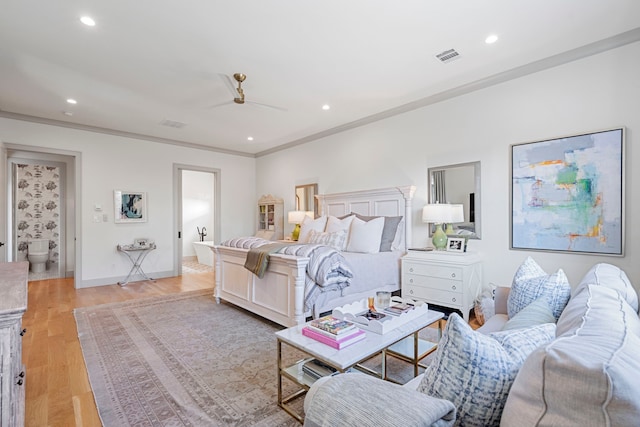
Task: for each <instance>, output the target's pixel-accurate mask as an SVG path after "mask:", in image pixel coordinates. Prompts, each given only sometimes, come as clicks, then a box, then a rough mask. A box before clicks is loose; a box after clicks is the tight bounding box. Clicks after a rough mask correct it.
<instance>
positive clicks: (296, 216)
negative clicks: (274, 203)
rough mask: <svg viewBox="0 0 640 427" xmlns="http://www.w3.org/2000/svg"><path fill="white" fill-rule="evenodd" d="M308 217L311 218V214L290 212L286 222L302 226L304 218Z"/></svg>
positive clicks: (309, 212) (307, 212) (308, 212)
mask: <svg viewBox="0 0 640 427" xmlns="http://www.w3.org/2000/svg"><path fill="white" fill-rule="evenodd" d="M305 216H308V217H310V218H313V212H311V211H291V212H289V214H288V215H287V217H288V218H287V222H288V223H289V224H302V221H303V220H304V217H305Z"/></svg>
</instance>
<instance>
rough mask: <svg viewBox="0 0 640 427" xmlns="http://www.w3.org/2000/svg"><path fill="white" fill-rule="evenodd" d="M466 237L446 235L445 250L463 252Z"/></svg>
mask: <svg viewBox="0 0 640 427" xmlns="http://www.w3.org/2000/svg"><path fill="white" fill-rule="evenodd" d="M465 244H466V239H465V238H464V237H448V238H447V252H465V250H466V245H465Z"/></svg>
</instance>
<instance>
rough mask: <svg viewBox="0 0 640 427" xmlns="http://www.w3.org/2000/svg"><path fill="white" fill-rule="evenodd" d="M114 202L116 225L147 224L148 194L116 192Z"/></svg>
mask: <svg viewBox="0 0 640 427" xmlns="http://www.w3.org/2000/svg"><path fill="white" fill-rule="evenodd" d="M113 201H114V206H115V212H114V216H113V217H114V218H115V222H116V223H126V222H147V217H148V216H149V215H148V213H147V193H144V192H140V191H121V190H115V191H114V192H113Z"/></svg>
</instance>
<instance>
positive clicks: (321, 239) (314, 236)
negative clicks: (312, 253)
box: [309, 230, 347, 251]
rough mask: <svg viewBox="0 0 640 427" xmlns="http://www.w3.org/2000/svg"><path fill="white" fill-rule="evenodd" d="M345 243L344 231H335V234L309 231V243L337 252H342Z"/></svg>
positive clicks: (345, 234)
mask: <svg viewBox="0 0 640 427" xmlns="http://www.w3.org/2000/svg"><path fill="white" fill-rule="evenodd" d="M346 241H347V232H346V230H340V231H336V232H335V233H322V232H319V231H316V230H311V232H310V233H309V243H317V244H319V245H325V246H331V247H332V248H334V249H335V250H337V251H343V250H344V247H345V243H346Z"/></svg>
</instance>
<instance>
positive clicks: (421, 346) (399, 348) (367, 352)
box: [276, 310, 444, 422]
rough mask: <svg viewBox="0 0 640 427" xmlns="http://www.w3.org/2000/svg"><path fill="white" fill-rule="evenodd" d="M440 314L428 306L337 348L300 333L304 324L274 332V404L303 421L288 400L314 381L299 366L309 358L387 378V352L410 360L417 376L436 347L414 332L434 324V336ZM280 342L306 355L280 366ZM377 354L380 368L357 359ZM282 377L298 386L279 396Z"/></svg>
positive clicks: (439, 324) (337, 368)
mask: <svg viewBox="0 0 640 427" xmlns="http://www.w3.org/2000/svg"><path fill="white" fill-rule="evenodd" d="M443 316H444V315H443V313H441V312H438V311H433V310H428V311H426V312H425V313H424V314H422V315H420V316H418V317H416V318H414V319H412V320H411V321H409V322H407V323H405V324H403V325H401V326H398V327H397V328H395V329H392V330H390V331H388V332H386V333H384V334H377V333H374V332H371V331H366V334H367V336H366V338H365V339H364V340H362V341H359V342H357V343H355V344H352V345H350V346H349V347H346V348H343V349H341V350H336V349H334V348H333V347H330V346H328V345H326V344H323V343H321V342H319V341H316V340H314V339H312V338H309V337H306V336H304V335H302V332H301V330H302V328H303V327H304V326H305V325H298V326H292V327H290V328H287V329H284V330H282V331H278V332H276V338H277V341H278V346H277V351H278V405H279V406H280V407H281V408H282V409H284V410H285V411H287V413H289V414H290V415H291V416H293V417H294V418H296V419H297V420H298V421H300V422H303V421H304V416H303V415H301V414H298V413H296V412H295V411H294V410H293V408H292V407H291V406H290V405H289V403H290V402H292V401H293V400H295V399H297V398H300V397H302V396H304V394H305V393H306V392H307V391H308V390H309V387H311V385H312V384H313V383H314V382H315V381H316V379H315V378H313V377H312V376H310V375H309V374H307V373H306V372H304V370H303V369H302V367H303V365H304V363H305V362H307V361H310V360H312V359H317V360H319V361H320V362H322V363H324V364H326V365H329V366H331V367H333V368H334V369H336V371H337V372H345V371H347V370H349V369H351V368H356V369H358V370H361V371H364V372H367V373H369V374H374V375H376V376H378V377H380V378H382V379H387V380H388V379H389V378H388V377H387V371H386V356H387V355H390V356H393V357H399V358H401V359H402V360H405V361H407V362H410V363H412V364H413V365H414V376H417V374H418V367H419V366H420V365H419V363H420V360H421V359H423V358H424V357H426V356H427V355H428V354H430V353H431V352H433V351H434V350H435V349H436V343H431V342H427V341H425V340H423V339H421V338H419V337H418V333H419V332H420V331H421V330H422V329H424V328H426V327H428V326H431V325H433V324H437V326H438V329H439V333H438V336H440V334H441V332H442V325H441V323H440V321H441V319H442V317H443ZM283 343H284V344H287V345H289V346H291V347H293V348H295V349H297V350H299V351H301V352H303V353H304V354H306V355H308V356H309V357H305V358H303V359H301V360H298V361H297V362H295V363H293V364H291V365H288V366H284V363H283V360H282V345H283ZM378 354H382V360H381V369H380V372H374V371H372V370H371V369H369V368H366V367H364V366H361V363H363V362H365V361H366V360H368V359H370V358H372V357H373V356H376V355H378ZM283 378H287V379H288V380H290V381H292V382H293V383H294V384H297V385H298V386H300V389H299V390H298V391H296V392H295V393H293V394H290V395H289V396H283V393H282V380H283Z"/></svg>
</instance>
